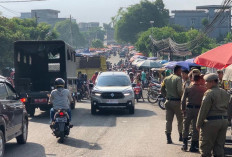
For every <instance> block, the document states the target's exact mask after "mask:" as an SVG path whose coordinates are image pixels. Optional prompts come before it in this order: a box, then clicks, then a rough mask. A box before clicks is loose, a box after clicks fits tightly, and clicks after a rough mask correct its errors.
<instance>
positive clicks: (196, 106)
mask: <svg viewBox="0 0 232 157" xmlns="http://www.w3.org/2000/svg"><path fill="white" fill-rule="evenodd" d="M187 107H188V108H201V106H198V105H187Z"/></svg>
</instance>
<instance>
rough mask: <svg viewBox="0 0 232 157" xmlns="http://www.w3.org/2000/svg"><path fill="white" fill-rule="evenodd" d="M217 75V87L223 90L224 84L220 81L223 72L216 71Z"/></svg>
mask: <svg viewBox="0 0 232 157" xmlns="http://www.w3.org/2000/svg"><path fill="white" fill-rule="evenodd" d="M217 74H218V80H219V82H218V86H219V87H220V88H222V89H224V83H223V80H222V78H223V70H217Z"/></svg>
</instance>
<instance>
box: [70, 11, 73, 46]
mask: <svg viewBox="0 0 232 157" xmlns="http://www.w3.org/2000/svg"><path fill="white" fill-rule="evenodd" d="M70 34H71V45H72V46H74V45H73V31H72V16H71V15H70Z"/></svg>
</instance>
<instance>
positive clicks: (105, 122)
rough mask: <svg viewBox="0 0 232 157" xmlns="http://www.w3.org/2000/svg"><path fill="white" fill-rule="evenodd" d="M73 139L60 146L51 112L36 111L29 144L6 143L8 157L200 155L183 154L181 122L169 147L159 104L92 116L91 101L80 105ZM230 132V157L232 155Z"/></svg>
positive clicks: (143, 104) (71, 137)
mask: <svg viewBox="0 0 232 157" xmlns="http://www.w3.org/2000/svg"><path fill="white" fill-rule="evenodd" d="M72 115H73V116H72V123H73V124H74V127H73V128H72V129H71V132H70V136H69V137H68V138H66V139H65V142H64V144H60V143H58V142H57V141H58V140H57V139H56V137H54V136H53V135H52V134H51V133H52V131H51V130H50V127H49V112H41V111H40V110H38V109H37V110H36V114H35V117H33V118H30V121H29V136H28V142H27V144H25V145H18V144H17V143H16V140H12V141H10V142H8V143H7V144H6V151H5V157H64V156H65V157H199V156H200V154H199V153H190V152H182V151H181V145H182V143H181V142H179V141H178V133H177V122H176V119H175V120H174V122H173V133H172V139H173V142H174V144H171V145H168V144H166V136H165V133H164V130H165V110H161V109H160V108H159V107H158V106H157V105H156V104H155V105H151V104H149V103H147V102H139V103H136V106H135V114H134V115H130V114H129V113H128V111H124V110H106V111H101V112H99V113H98V114H97V115H95V116H93V115H91V114H90V102H89V101H87V100H86V101H84V102H81V103H79V102H78V103H77V104H76V109H74V110H73V111H72ZM229 135H230V131H229V129H228V137H227V139H228V141H227V144H226V147H225V149H226V154H227V156H232V142H231V141H229V139H230V138H231V137H230V136H229Z"/></svg>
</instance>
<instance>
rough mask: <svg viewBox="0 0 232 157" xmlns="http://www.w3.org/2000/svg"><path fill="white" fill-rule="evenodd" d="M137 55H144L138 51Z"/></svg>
mask: <svg viewBox="0 0 232 157" xmlns="http://www.w3.org/2000/svg"><path fill="white" fill-rule="evenodd" d="M135 55H138V56H143V54H142V53H136V54H135Z"/></svg>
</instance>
